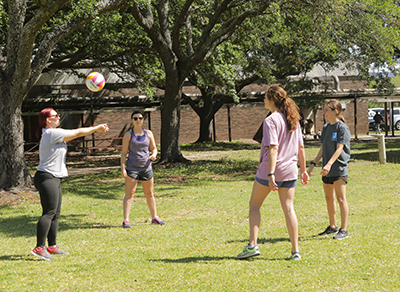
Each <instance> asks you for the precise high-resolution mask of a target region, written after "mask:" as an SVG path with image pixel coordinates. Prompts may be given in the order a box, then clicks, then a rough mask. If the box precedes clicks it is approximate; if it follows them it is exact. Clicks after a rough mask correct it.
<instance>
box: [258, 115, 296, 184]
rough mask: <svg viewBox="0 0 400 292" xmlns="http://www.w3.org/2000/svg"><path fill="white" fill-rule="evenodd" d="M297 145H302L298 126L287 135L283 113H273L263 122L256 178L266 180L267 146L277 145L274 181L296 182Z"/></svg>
mask: <svg viewBox="0 0 400 292" xmlns="http://www.w3.org/2000/svg"><path fill="white" fill-rule="evenodd" d="M299 144H303V136H302V134H301V128H300V124H299V123H297V129H296V130H294V131H293V132H292V133H289V131H288V128H287V125H286V117H285V116H284V115H283V113H280V112H275V113H273V114H271V115H270V116H269V117H267V118H266V119H265V120H264V124H263V139H262V142H261V152H260V161H259V163H258V169H257V174H256V176H257V177H258V178H260V179H265V180H268V173H269V151H268V149H269V145H278V157H277V161H276V167H275V181H291V180H296V179H297V175H298V168H297V156H298V153H299Z"/></svg>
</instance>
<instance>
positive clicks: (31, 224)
mask: <svg viewBox="0 0 400 292" xmlns="http://www.w3.org/2000/svg"><path fill="white" fill-rule="evenodd" d="M86 216H87V214H74V215H67V216H62V215H61V216H60V223H59V227H58V232H62V231H66V230H73V229H109V228H120V227H121V226H120V225H119V224H118V225H106V224H102V223H96V222H94V223H93V222H91V223H88V222H87V221H86ZM39 218H40V217H39V216H28V215H21V216H16V217H12V218H5V219H3V220H1V223H0V230H1V233H3V234H5V235H6V236H7V237H35V236H36V228H37V222H38V220H39Z"/></svg>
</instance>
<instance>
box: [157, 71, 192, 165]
mask: <svg viewBox="0 0 400 292" xmlns="http://www.w3.org/2000/svg"><path fill="white" fill-rule="evenodd" d="M171 80H172V82H171ZM178 80H179V79H178V78H169V76H167V80H166V87H165V93H164V100H163V102H162V106H161V163H172V162H186V161H187V159H185V158H184V157H183V155H182V152H181V149H180V146H179V128H180V119H181V97H182V86H183V82H179V81H178Z"/></svg>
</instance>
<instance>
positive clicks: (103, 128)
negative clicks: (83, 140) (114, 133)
mask: <svg viewBox="0 0 400 292" xmlns="http://www.w3.org/2000/svg"><path fill="white" fill-rule="evenodd" d="M108 130H110V128H108V125H107V124H100V125H97V130H96V132H100V133H107V132H108Z"/></svg>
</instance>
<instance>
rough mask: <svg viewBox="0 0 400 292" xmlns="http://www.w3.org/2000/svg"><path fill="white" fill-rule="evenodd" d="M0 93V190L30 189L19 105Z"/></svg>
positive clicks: (14, 99)
mask: <svg viewBox="0 0 400 292" xmlns="http://www.w3.org/2000/svg"><path fill="white" fill-rule="evenodd" d="M9 96H10V92H9V91H8V90H1V91H0V189H5V190H9V189H11V188H21V187H31V186H32V177H31V175H30V173H29V171H28V167H27V165H26V161H25V156H24V125H23V121H22V117H21V104H19V103H18V102H17V103H16V100H17V98H10V97H9Z"/></svg>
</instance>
